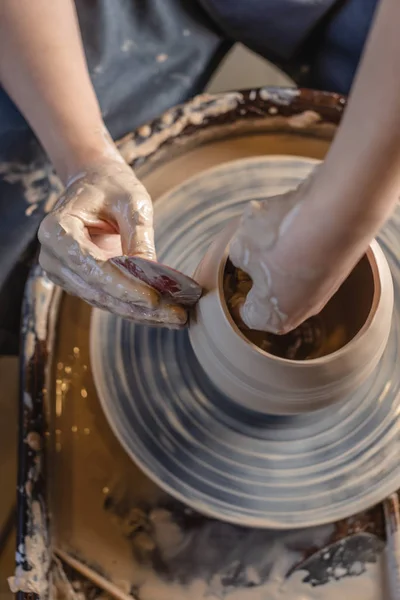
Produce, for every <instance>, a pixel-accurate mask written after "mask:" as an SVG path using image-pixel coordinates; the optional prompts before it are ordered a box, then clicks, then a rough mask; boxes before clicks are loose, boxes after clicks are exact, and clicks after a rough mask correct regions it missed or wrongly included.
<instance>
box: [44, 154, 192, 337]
mask: <svg viewBox="0 0 400 600" xmlns="http://www.w3.org/2000/svg"><path fill="white" fill-rule="evenodd" d="M39 240H40V242H41V251H40V264H41V266H42V267H43V269H44V270H45V271H46V272H47V274H48V276H49V278H50V279H51V280H53V281H54V282H55V283H57V284H58V285H60V286H61V287H63V288H64V289H65V290H66V291H68V292H69V293H71V294H73V295H76V296H80V297H81V298H83V299H84V300H86V302H88V303H89V304H92V305H94V306H98V307H100V308H103V309H106V310H109V311H111V312H114V313H116V314H119V315H120V316H122V317H125V318H128V319H132V320H135V321H138V322H141V323H148V324H155V325H157V324H162V325H168V326H171V327H179V326H182V325H184V324H185V322H186V320H187V314H186V310H185V309H184V308H183V307H182V306H179V305H176V304H173V303H171V302H167V301H165V300H164V299H163V298H161V296H160V295H159V293H158V292H157V291H156V290H154V289H153V288H152V287H150V286H149V285H146V284H145V283H143V282H141V281H139V280H138V279H136V278H135V277H132V276H127V275H124V273H122V272H121V270H120V269H118V268H117V266H116V265H115V264H113V263H112V262H111V261H110V259H112V258H114V257H117V256H121V255H135V256H139V257H143V258H146V259H151V260H155V258H156V254H155V249H154V232H153V207H152V202H151V199H150V197H149V194H148V193H147V191H146V189H145V188H144V186H143V185H142V184H141V183H140V182H139V181H138V179H137V178H136V177H135V175H134V173H133V171H132V169H131V168H130V167H129V166H128V165H127V164H126V163H125V162H124V161H123V160H122V159H119V157H118V158H115V159H114V158H110V159H108V158H106V159H103V160H102V161H101V162H99V163H96V164H93V165H90V167H89V168H86V169H85V172H83V173H81V174H79V175H77V176H76V177H74V178H73V180H71V181H70V182H69V183H68V184H67V187H66V190H65V193H64V194H63V195H62V196H61V198H60V199H59V201H58V203H57V204H56V206H55V208H54V210H53V211H52V212H51V213H50V214H49V215H47V216H46V218H45V219H44V220H43V222H42V224H41V226H40V230H39Z"/></svg>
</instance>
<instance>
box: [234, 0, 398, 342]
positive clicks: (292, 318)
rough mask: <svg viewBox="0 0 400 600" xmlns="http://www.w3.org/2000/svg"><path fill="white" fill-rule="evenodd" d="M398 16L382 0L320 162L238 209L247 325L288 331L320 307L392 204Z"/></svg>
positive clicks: (393, 4) (237, 244) (237, 253)
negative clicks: (283, 188)
mask: <svg viewBox="0 0 400 600" xmlns="http://www.w3.org/2000/svg"><path fill="white" fill-rule="evenodd" d="M399 23H400V3H399V2H397V0H381V1H380V3H379V5H378V9H377V13H376V15H375V19H374V23H373V26H372V28H371V32H370V35H369V38H368V41H367V44H366V47H365V49H364V53H363V57H362V60H361V63H360V66H359V68H358V72H357V76H356V78H355V81H354V83H353V87H352V91H351V94H350V98H349V102H348V104H347V107H346V110H345V113H344V117H343V120H342V123H341V125H340V127H339V129H338V132H337V134H336V136H335V139H334V141H333V143H332V145H331V148H330V150H329V152H328V155H327V157H326V159H325V161H324V163H323V164H322V165H321V166H319V167H318V168H317V169H316V171H315V172H314V174H313V175H312V177H311V178H310V179H309V180H307V181H306V182H304V184H302V185H301V186H300V187H299V188H298V189H297V190H295V191H294V192H290V193H288V194H286V195H283V196H281V197H279V198H278V199H277V198H273V199H268V200H267V201H265V202H261V203H253V205H252V206H249V207H247V209H246V211H245V213H244V215H243V217H242V221H241V224H240V226H239V229H238V231H237V233H236V235H235V237H234V239H233V240H232V243H231V259H232V261H233V263H234V264H235V265H236V266H237V267H240V268H242V269H243V270H245V271H247V272H248V273H249V275H250V276H251V277H252V279H253V288H252V290H251V291H250V293H249V295H248V296H247V300H246V302H245V303H244V305H243V306H242V309H241V315H242V318H243V320H244V321H245V323H246V324H247V325H248V326H250V327H253V328H256V329H265V330H267V331H273V332H275V333H286V332H288V331H290V330H291V329H293V328H294V327H296V326H297V325H299V324H300V323H301V322H302V321H304V320H305V319H306V318H308V317H310V316H312V315H313V314H316V313H317V312H319V311H320V310H321V309H322V308H323V306H324V305H325V304H326V303H327V302H328V300H329V299H330V298H331V296H332V295H333V294H334V293H335V291H336V290H337V289H338V287H339V286H340V284H341V283H342V282H343V281H344V279H345V278H346V277H347V275H348V274H349V273H350V271H351V270H352V268H353V267H354V266H355V264H356V263H357V262H358V260H359V259H360V258H361V256H362V255H363V254H364V252H365V251H366V249H367V248H368V245H369V243H370V242H371V240H372V239H373V237H374V236H375V235H376V234H377V233H378V231H379V229H380V228H381V226H382V225H383V224H384V223H385V221H386V220H387V219H388V217H389V216H390V215H391V213H392V211H393V210H394V207H395V205H396V202H397V200H398V197H399V192H400V78H399V77H398V57H399V56H400V35H399V31H398V24H399ZM277 220H281V221H280V222H281V225H282V227H280V228H279V232H278V233H277V235H276V236H275V238H274V239H273V243H271V244H266V241H265V240H266V235H264V233H266V232H267V230H268V226H269V225H268V224H269V223H271V222H273V221H275V222H277ZM255 223H256V224H257V227H256V229H257V231H260V232H261V233H260V234H255V231H256V230H255ZM262 223H263V224H264V225H263V226H261V224H262ZM266 273H268V277H267V278H266V275H265V274H266ZM266 307H267V308H268V310H266V309H265V308H266Z"/></svg>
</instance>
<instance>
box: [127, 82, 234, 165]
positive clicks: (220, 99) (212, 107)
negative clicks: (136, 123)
mask: <svg viewBox="0 0 400 600" xmlns="http://www.w3.org/2000/svg"><path fill="white" fill-rule="evenodd" d="M242 101H243V96H242V94H240V93H239V92H234V93H230V94H221V95H220V96H212V95H209V94H203V95H201V96H196V98H194V99H193V100H192V101H191V102H188V103H187V104H185V105H184V106H182V107H180V108H178V109H172V111H179V112H177V116H176V118H175V117H174V115H173V114H172V115H171V112H167V113H166V114H165V115H164V116H163V117H162V118H161V122H162V123H163V124H164V125H165V126H164V127H163V128H161V129H160V130H159V131H156V132H155V133H153V135H152V136H151V137H148V139H143V138H145V137H147V136H150V133H151V128H150V127H149V126H148V125H144V126H143V127H142V128H141V129H139V130H138V134H139V137H138V138H134V139H132V140H128V141H124V142H123V144H122V145H121V148H120V150H121V154H122V155H123V157H124V158H125V160H126V161H127V162H128V163H132V162H133V161H134V160H135V159H137V158H139V157H146V156H149V155H150V154H152V153H153V152H155V151H156V150H157V149H158V148H159V147H160V146H161V144H163V143H164V142H166V141H167V140H169V139H172V138H175V137H177V136H178V135H179V134H181V133H182V132H183V130H184V129H185V128H186V127H187V126H188V125H201V124H202V123H203V122H204V121H206V120H207V118H209V117H216V116H218V115H221V114H224V113H227V112H229V111H230V110H233V109H235V108H236V107H237V105H238V104H239V103H240V102H242Z"/></svg>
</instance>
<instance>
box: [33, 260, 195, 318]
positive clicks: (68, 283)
mask: <svg viewBox="0 0 400 600" xmlns="http://www.w3.org/2000/svg"><path fill="white" fill-rule="evenodd" d="M39 260H40V264H41V266H42V268H43V269H44V270H45V271H46V273H47V276H48V277H49V279H51V280H52V281H53V282H54V283H56V284H57V285H60V287H62V288H63V289H64V290H65V291H66V292H68V293H70V294H73V295H74V296H79V297H80V298H82V299H83V300H84V301H85V302H87V303H88V304H90V305H92V306H96V307H98V308H101V309H103V310H107V311H109V312H112V313H114V314H117V315H119V316H121V317H123V318H125V319H129V320H133V321H135V322H138V323H141V324H147V325H159V326H167V327H173V328H180V327H183V326H184V325H185V324H186V323H187V312H186V310H185V309H184V308H183V307H182V306H179V305H176V304H160V305H159V306H158V307H157V308H156V309H150V308H148V307H146V306H138V305H135V304H132V303H129V302H124V301H122V300H119V299H117V298H115V297H113V296H110V295H109V294H107V293H106V292H104V290H102V289H98V288H94V287H90V286H88V285H87V283H86V282H85V281H84V280H83V279H81V278H80V277H79V276H78V275H77V274H76V273H74V272H72V271H70V270H69V269H68V268H67V267H65V266H61V267H58V274H57V275H55V274H54V273H53V272H52V268H54V264H55V262H54V261H55V259H54V258H53V257H52V256H51V255H49V254H48V253H47V252H45V251H43V250H42V251H41V253H40V257H39Z"/></svg>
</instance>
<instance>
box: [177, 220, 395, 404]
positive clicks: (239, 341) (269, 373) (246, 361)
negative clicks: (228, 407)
mask: <svg viewBox="0 0 400 600" xmlns="http://www.w3.org/2000/svg"><path fill="white" fill-rule="evenodd" d="M237 225H238V220H236V219H235V220H234V221H232V222H231V223H230V224H229V225H228V226H227V227H226V228H225V229H224V230H223V231H222V232H221V233H220V234H219V236H218V237H217V238H216V239H215V241H214V243H213V244H212V245H211V246H210V248H209V250H208V251H207V253H206V255H205V256H204V258H203V260H202V261H201V263H200V265H199V266H198V268H197V270H196V272H195V274H194V279H195V280H196V281H197V282H198V283H199V284H200V285H201V286H202V287H203V289H204V294H203V297H202V298H201V299H200V301H199V303H198V304H197V307H196V309H195V311H194V313H193V315H192V318H191V322H190V329H189V336H190V340H191V344H192V347H193V350H194V352H195V354H196V356H197V359H198V360H199V362H200V365H201V366H202V368H203V369H204V371H205V372H206V374H207V376H208V377H209V378H210V379H211V381H212V382H213V383H214V385H215V386H216V387H217V388H218V389H219V390H220V391H222V392H223V393H225V394H226V395H227V396H228V397H229V398H230V399H231V400H233V401H234V402H236V403H238V404H240V405H242V406H245V407H246V408H248V409H251V410H254V411H259V412H261V413H267V414H280V415H285V414H299V413H303V412H308V411H314V410H318V409H322V408H325V407H327V406H329V405H331V404H333V403H335V402H340V401H345V400H346V398H347V397H348V396H349V395H350V394H352V392H354V391H355V390H356V389H358V388H359V387H360V386H361V385H362V384H364V383H365V382H366V381H367V379H368V377H370V376H371V374H372V372H373V371H374V369H375V367H376V366H377V364H378V362H379V360H380V358H381V356H382V354H383V351H384V349H385V346H386V343H387V340H388V336H389V331H390V325H391V319H392V311H393V282H392V277H391V273H390V269H389V266H388V264H387V261H386V258H385V256H384V254H383V252H382V250H381V248H380V247H379V245H378V243H377V242H376V241H373V242H372V243H371V245H370V247H369V249H368V251H367V253H366V255H365V256H364V257H363V258H362V259H361V261H360V262H359V263H358V265H357V266H356V267H355V268H354V270H353V271H352V273H351V274H350V275H349V277H348V278H347V280H346V281H345V282H344V283H343V284H342V286H341V287H340V289H339V290H338V292H337V293H336V294H335V295H334V297H333V298H332V299H331V300H330V301H329V303H328V304H327V305H326V307H325V308H324V309H323V310H322V311H321V313H320V314H319V315H318V317H316V318H315V319H316V322H317V325H316V326H315V324H314V327H316V328H317V329H318V331H316V334H315V340H314V342H315V345H316V347H315V348H313V349H312V350H313V352H311V357H312V358H310V359H308V360H293V359H289V358H287V356H291V354H290V339H292V342H293V339H294V338H293V336H292V338H290V336H284V338H285V339H283V338H282V336H271V335H269V343H268V345H267V346H266V347H267V348H271V347H272V348H273V347H274V346H280V348H282V345H284V343H287V344H288V354H287V355H286V357H285V354H283V356H282V353H281V355H280V356H277V355H274V354H273V353H272V352H271V350H270V351H269V352H268V351H265V350H263V349H262V348H261V347H259V346H258V345H256V343H254V339H258V338H260V339H261V338H262V337H267V338H268V334H266V336H265V335H264V336H263V335H262V334H261V332H251V331H250V330H249V331H247V332H246V331H245V330H244V329H243V328H240V329H239V327H238V326H237V324H236V323H235V321H234V319H233V318H232V315H231V314H230V310H229V307H228V303H227V298H226V297H225V294H224V279H225V277H226V268H227V260H228V252H229V241H230V239H231V237H232V235H233V233H234V231H235V229H236V227H237ZM310 328H311V329H312V326H311V325H309V327H308V331H310ZM299 331H300V330H299ZM297 335H298V337H297V340H296V343H297V344H299V343H300V344H301V343H302V341H301V332H300V333H298V334H297ZM257 336H258V338H257ZM294 336H296V332H295V333H294ZM299 336H300V337H299ZM310 336H311V338H312V337H313V336H312V333H311V334H309V337H310ZM274 338H275V340H276V343H275V344H274V342H273V341H272V343H270V341H271V340H273V339H274ZM252 340H253V341H252ZM311 341H312V340H311ZM305 342H306V343H308V344H309V345H310V339H308V340H305ZM311 345H312V344H311ZM317 346H318V347H317ZM313 356H314V357H313Z"/></svg>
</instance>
